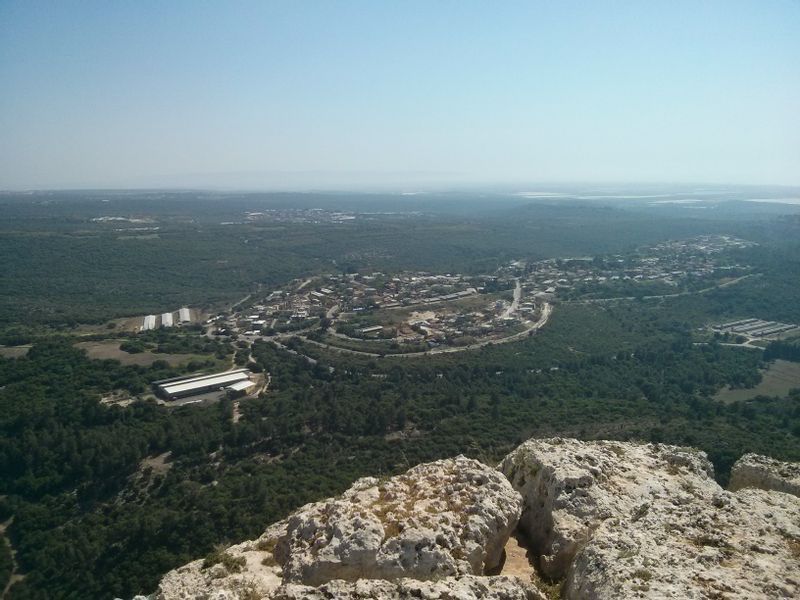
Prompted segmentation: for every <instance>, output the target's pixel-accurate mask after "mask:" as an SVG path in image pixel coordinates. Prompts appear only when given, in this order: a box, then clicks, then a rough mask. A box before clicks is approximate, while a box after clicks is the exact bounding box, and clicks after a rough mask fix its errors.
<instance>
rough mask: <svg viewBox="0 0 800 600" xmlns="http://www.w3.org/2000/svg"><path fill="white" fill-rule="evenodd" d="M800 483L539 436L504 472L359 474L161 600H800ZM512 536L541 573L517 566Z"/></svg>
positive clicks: (780, 475) (663, 454)
mask: <svg viewBox="0 0 800 600" xmlns="http://www.w3.org/2000/svg"><path fill="white" fill-rule="evenodd" d="M798 473H800V465H798V464H793V463H780V462H778V461H774V460H772V459H767V458H765V457H759V456H756V455H746V456H744V457H742V459H741V460H740V461H739V463H737V464H736V465H735V466H734V469H733V471H732V479H731V484H732V489H735V490H736V491H726V490H724V489H722V488H721V487H720V486H719V485H718V484H717V483H716V482H715V481H714V479H713V470H712V467H711V464H710V463H709V461H708V459H707V457H706V456H705V454H704V453H702V452H700V451H697V450H694V449H691V448H679V447H676V446H667V445H659V444H636V443H628V442H612V441H599V442H581V441H578V440H572V439H561V438H553V439H542V440H537V439H534V440H529V441H528V442H525V443H524V444H522V445H521V446H520V447H518V448H517V449H516V450H514V451H513V452H512V453H511V454H509V455H508V456H507V457H506V458H505V459H504V460H503V461H502V463H501V464H500V465H499V467H498V468H497V469H494V468H491V467H488V466H486V465H483V464H481V463H479V462H477V461H474V460H470V459H468V458H465V457H463V456H459V457H456V458H453V459H447V460H440V461H436V462H433V463H428V464H423V465H419V466H417V467H414V468H413V469H410V470H409V471H407V472H406V473H404V474H402V475H398V476H396V477H393V478H391V479H387V480H384V481H381V480H377V479H373V478H365V479H361V480H359V481H357V482H356V483H355V484H354V485H353V486H352V487H351V488H350V489H349V490H348V491H347V492H345V493H344V494H342V495H341V496H339V497H337V498H330V499H327V500H323V501H321V502H316V503H312V504H308V505H306V506H303V507H302V508H300V509H298V510H297V511H296V512H295V513H294V514H292V515H291V516H290V517H289V518H287V519H285V520H284V521H281V522H279V523H276V524H274V525H272V526H270V527H269V528H268V529H267V530H266V531H265V532H264V534H262V535H261V537H259V538H258V539H256V540H251V541H248V542H244V543H242V544H237V545H235V546H231V547H230V548H227V549H226V550H222V551H219V552H216V553H212V554H211V555H209V556H208V557H206V558H205V559H201V560H196V561H194V562H191V563H189V564H187V565H185V566H183V567H180V568H178V569H176V570H174V571H171V572H170V573H168V574H167V575H166V576H165V577H164V578H163V579H162V581H161V583H160V585H159V587H158V590H157V592H156V593H155V594H154V596H153V597H152V599H153V600H178V599H180V600H184V599H189V598H191V599H206V600H237V599H240V600H255V599H260V598H265V599H273V600H279V599H281V600H283V599H285V600H290V599H291V600H294V599H300V598H308V599H311V600H314V599H322V598H326V599H332V598H345V599H352V600H356V599H366V598H390V599H392V598H397V599H400V598H423V599H426V598H430V599H440V600H445V599H462V598H463V599H471V598H476V599H477V598H488V599H493V598H494V599H498V600H500V599H503V600H516V599H520V600H523V599H525V600H544V599H545V598H553V597H558V596H560V597H563V598H569V599H579V598H580V599H598V600H602V599H609V600H610V599H617V598H680V599H694V598H696V599H718V600H719V599H730V600H734V599H735V600H739V599H741V600H744V599H756V598H797V597H800V498H798V497H797V494H798V485H797V484H798V480H797V476H798ZM512 532H516V534H517V535H518V536H521V538H522V539H525V540H526V541H527V545H528V547H529V552H528V559H529V560H530V562H531V563H533V565H534V566H535V568H536V570H537V573H538V574H536V575H534V576H533V577H531V576H525V577H514V576H510V575H508V574H507V573H505V572H504V562H505V557H506V556H505V555H506V553H505V551H504V547H505V546H506V543H507V542H508V540H509V536H510V535H511V534H512ZM546 582H547V583H546ZM537 585H539V587H540V588H543V589H544V588H547V589H546V591H547V595H545V594H544V593H543V592H542V591H540V589H537Z"/></svg>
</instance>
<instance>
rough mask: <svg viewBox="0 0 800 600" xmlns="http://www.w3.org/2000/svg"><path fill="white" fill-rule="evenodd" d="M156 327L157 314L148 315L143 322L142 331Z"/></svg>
mask: <svg viewBox="0 0 800 600" xmlns="http://www.w3.org/2000/svg"><path fill="white" fill-rule="evenodd" d="M155 328H156V316H155V315H147V316H146V317H145V318H144V322H143V323H142V331H149V330H151V329H155Z"/></svg>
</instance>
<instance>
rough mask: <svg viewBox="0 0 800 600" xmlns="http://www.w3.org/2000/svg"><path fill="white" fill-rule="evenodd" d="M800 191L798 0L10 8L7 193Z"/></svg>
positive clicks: (0, 85) (1, 108) (0, 57)
mask: <svg viewBox="0 0 800 600" xmlns="http://www.w3.org/2000/svg"><path fill="white" fill-rule="evenodd" d="M494 181H497V182H512V183H513V182H538V181H542V182H554V181H562V182H586V181H615V182H653V181H660V182H711V183H713V182H718V183H777V184H800V1H798V0H752V1H750V2H738V1H735V0H724V1H719V2H705V1H702V0H691V1H687V2H681V1H680V0H669V1H666V2H657V1H656V0H646V1H645V0H633V1H630V2H623V1H619V2H611V1H608V2H603V1H597V2H590V1H589V0H582V1H579V2H570V1H562V0H558V1H552V0H548V1H542V2H533V1H530V2H506V1H502V2H497V1H491V2H488V1H487V2H469V1H464V0H459V1H454V2H446V1H430V2H415V1H408V0H403V1H397V2H394V1H392V2H389V1H382V0H370V1H365V2H348V1H333V0H328V1H325V2H311V1H308V2H305V1H301V0H286V1H284V2H263V1H259V2H232V1H226V2H219V3H216V2H200V1H187V2H177V1H168V2H163V1H159V2H147V1H143V0H135V1H134V0H131V1H130V2H107V1H103V2H69V1H66V0H60V1H58V2H52V3H50V2H41V1H36V0H23V1H20V2H15V1H11V0H0V188H27V187H98V186H110V187H148V186H226V187H248V188H253V187H267V188H268V187H287V186H288V187H298V188H311V187H341V186H348V185H356V184H366V185H376V184H379V183H385V184H390V185H398V186H401V187H403V186H405V187H409V186H412V187H413V186H414V185H418V186H420V185H423V186H424V184H425V183H426V182H454V183H468V182H494Z"/></svg>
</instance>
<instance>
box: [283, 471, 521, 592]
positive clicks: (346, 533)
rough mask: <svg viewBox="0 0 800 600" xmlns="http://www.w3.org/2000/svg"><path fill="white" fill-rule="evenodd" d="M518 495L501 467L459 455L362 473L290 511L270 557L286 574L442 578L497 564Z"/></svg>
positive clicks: (313, 580) (292, 577) (298, 577)
mask: <svg viewBox="0 0 800 600" xmlns="http://www.w3.org/2000/svg"><path fill="white" fill-rule="evenodd" d="M521 508H522V501H521V499H520V496H519V494H518V493H517V492H515V491H514V490H513V489H512V488H511V486H510V485H509V483H508V481H507V480H506V478H505V477H503V475H502V474H500V473H498V472H497V471H496V470H494V469H491V468H490V467H487V466H486V465H483V464H481V463H479V462H478V461H475V460H471V459H468V458H465V457H463V456H459V457H457V458H454V459H448V460H440V461H436V462H433V463H428V464H423V465H419V466H417V467H414V468H413V469H410V470H409V471H408V472H406V473H405V474H403V475H399V476H397V477H393V478H392V479H389V480H387V481H385V482H383V483H380V482H378V481H377V480H375V479H371V478H368V479H362V480H360V481H358V482H356V484H355V485H354V486H353V487H352V488H351V489H350V490H348V491H347V492H346V493H345V494H343V495H342V496H341V497H339V498H332V499H330V500H326V501H325V502H319V503H316V504H312V505H309V506H307V507H304V508H301V509H300V510H299V511H297V512H296V513H295V514H294V515H292V516H291V517H290V518H289V519H288V523H287V532H286V535H284V536H282V537H281V538H280V539H279V541H278V546H277V548H276V549H275V558H276V559H277V561H278V563H279V564H280V565H281V566H282V567H283V577H284V580H285V581H289V582H296V583H304V584H307V585H320V584H323V583H326V582H328V581H331V580H332V579H344V580H348V581H354V580H356V579H359V578H364V577H367V578H372V579H400V578H403V577H411V578H414V579H420V580H426V579H442V578H443V577H451V576H458V575H482V574H483V573H484V571H485V570H487V569H491V568H492V567H494V566H496V565H497V564H498V562H499V561H500V559H501V553H502V550H503V546H504V545H505V543H506V541H507V540H508V537H509V536H510V535H511V532H512V531H513V530H514V529H515V527H516V525H517V520H518V519H519V515H520V512H521Z"/></svg>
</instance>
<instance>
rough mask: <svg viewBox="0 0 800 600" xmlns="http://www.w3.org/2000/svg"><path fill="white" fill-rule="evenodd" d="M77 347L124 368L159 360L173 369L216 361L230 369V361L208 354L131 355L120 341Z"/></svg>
mask: <svg viewBox="0 0 800 600" xmlns="http://www.w3.org/2000/svg"><path fill="white" fill-rule="evenodd" d="M75 347H76V348H80V349H82V350H86V354H87V355H88V357H89V358H91V359H95V360H106V359H113V360H118V361H119V362H120V363H121V364H122V365H123V366H128V365H138V366H142V367H149V366H150V365H152V364H153V363H154V362H156V361H157V360H163V361H166V362H167V363H168V364H169V365H170V366H171V367H178V366H180V365H185V364H188V363H191V362H196V363H205V362H206V361H208V360H214V361H215V363H218V364H217V365H216V366H219V367H220V368H223V369H226V368H229V367H230V361H229V360H219V359H216V358H215V357H214V356H213V355H208V354H169V353H168V354H162V353H160V352H149V351H145V352H137V353H133V354H131V353H129V352H125V351H124V350H121V349H120V342H119V341H118V340H105V341H100V342H78V343H77V344H75ZM216 366H215V368H216Z"/></svg>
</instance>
